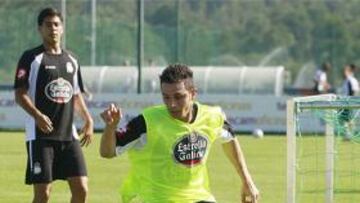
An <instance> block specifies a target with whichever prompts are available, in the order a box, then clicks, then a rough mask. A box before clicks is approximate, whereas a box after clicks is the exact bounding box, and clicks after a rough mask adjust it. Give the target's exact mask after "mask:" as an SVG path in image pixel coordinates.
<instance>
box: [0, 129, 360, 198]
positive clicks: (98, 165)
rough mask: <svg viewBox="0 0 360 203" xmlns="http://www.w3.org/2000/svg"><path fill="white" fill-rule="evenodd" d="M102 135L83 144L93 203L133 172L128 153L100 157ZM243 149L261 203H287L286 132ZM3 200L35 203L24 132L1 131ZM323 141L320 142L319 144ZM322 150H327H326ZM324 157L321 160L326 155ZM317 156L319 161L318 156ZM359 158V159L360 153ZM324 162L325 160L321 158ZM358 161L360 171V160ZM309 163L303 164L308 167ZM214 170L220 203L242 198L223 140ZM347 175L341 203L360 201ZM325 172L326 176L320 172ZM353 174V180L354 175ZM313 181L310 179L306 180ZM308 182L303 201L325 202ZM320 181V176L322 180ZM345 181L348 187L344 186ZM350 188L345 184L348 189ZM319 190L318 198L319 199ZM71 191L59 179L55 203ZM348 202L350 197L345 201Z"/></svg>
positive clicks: (244, 139) (306, 143)
mask: <svg viewBox="0 0 360 203" xmlns="http://www.w3.org/2000/svg"><path fill="white" fill-rule="evenodd" d="M99 138H100V136H96V139H95V140H94V142H93V144H92V145H91V146H89V147H87V148H84V154H85V156H86V161H87V165H88V170H89V188H90V196H89V203H105V202H106V203H120V200H119V199H120V198H119V187H120V185H121V181H122V180H124V177H125V175H126V173H127V170H128V161H127V158H126V156H121V157H117V158H115V159H111V160H107V159H103V158H100V156H99V153H98V149H99ZM238 139H239V140H240V143H241V146H242V149H243V151H244V153H245V156H246V160H247V164H248V167H249V169H250V171H251V174H252V175H253V178H254V180H255V182H256V184H257V186H258V188H259V189H260V192H261V201H260V202H261V203H283V202H285V199H286V194H285V191H286V189H285V188H286V139H285V136H265V138H263V139H254V138H253V137H251V136H239V137H238ZM0 140H1V142H0V202H1V203H23V202H30V200H31V198H32V187H31V186H26V185H25V184H24V174H25V163H26V160H25V159H26V151H25V144H24V135H23V133H19V132H16V133H15V132H0ZM302 143H303V144H302V146H303V147H304V148H305V149H304V151H309V150H310V149H313V148H316V149H318V148H321V147H322V146H320V147H315V145H314V144H313V143H314V140H313V139H310V138H303V139H302ZM320 145H321V144H320ZM340 145H341V146H340V147H339V150H338V152H339V153H340V151H345V153H347V154H348V155H349V156H351V157H353V159H354V158H356V157H357V155H356V154H355V155H354V154H351V153H350V152H354V151H356V150H358V151H359V149H358V148H359V147H358V145H359V144H354V143H343V144H340ZM321 150H322V148H321ZM319 159H322V158H321V157H320V158H319ZM315 160H316V159H315ZM359 160H360V157H359ZM313 161H314V160H311V161H308V163H306V164H307V165H313V163H312V162H313ZM319 162H321V161H319ZM358 162H359V163H356V165H357V166H356V168H357V169H359V168H360V166H359V164H360V161H358ZM306 164H304V165H306ZM352 164H354V163H348V162H346V161H342V162H341V163H340V170H339V171H340V172H339V173H341V171H342V170H343V169H349V168H352V167H353V168H354V166H353V165H352ZM208 167H209V173H210V178H211V188H212V191H213V193H214V195H215V197H216V198H217V200H218V202H219V203H235V202H240V201H239V199H240V191H241V180H240V178H239V177H238V175H237V174H236V172H235V170H234V169H233V167H232V166H231V164H230V163H229V161H228V160H227V159H226V157H225V156H224V154H223V152H222V149H221V146H220V143H217V144H215V146H214V147H213V148H212V151H211V154H210V158H209V162H208ZM352 173H357V174H350V175H347V176H346V177H348V178H347V179H346V180H345V181H344V180H342V179H337V180H338V182H340V183H341V184H339V185H340V187H338V188H337V189H336V191H335V194H336V196H335V199H336V202H341V203H345V202H349V203H350V202H351V203H353V202H360V196H359V194H360V187H359V184H360V179H359V178H358V177H357V178H358V181H357V182H355V183H357V184H356V187H353V188H349V187H348V186H349V185H351V184H353V183H354V178H353V177H355V176H356V175H357V176H358V175H359V174H358V173H360V171H357V172H356V171H353V172H352ZM321 176H322V175H321ZM349 176H350V178H349ZM307 179H310V180H307ZM302 180H303V182H304V183H306V184H307V186H309V187H307V189H304V190H303V192H302V194H304V195H302V196H301V198H300V199H299V200H301V201H298V202H306V203H309V202H321V203H322V202H324V201H323V200H322V199H321V198H319V194H321V193H322V192H323V191H322V189H321V188H320V189H319V188H318V187H314V185H317V184H319V179H316V178H312V177H311V176H306V177H304V178H303V179H302ZM320 182H321V180H320ZM341 185H344V187H341ZM345 186H346V187H345ZM314 194H315V196H316V198H314ZM69 198H70V193H69V190H68V186H67V183H66V182H64V181H56V182H55V183H54V185H53V190H52V194H51V201H50V202H51V203H63V202H69V201H68V200H69ZM343 200H345V201H343Z"/></svg>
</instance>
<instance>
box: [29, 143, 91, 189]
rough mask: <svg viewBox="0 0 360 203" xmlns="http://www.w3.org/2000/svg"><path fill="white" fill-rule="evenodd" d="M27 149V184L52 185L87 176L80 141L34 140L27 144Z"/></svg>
mask: <svg viewBox="0 0 360 203" xmlns="http://www.w3.org/2000/svg"><path fill="white" fill-rule="evenodd" d="M26 148H27V153H28V160H27V169H26V179H25V183H26V184H36V183H50V182H52V181H54V180H57V179H61V180H66V179H67V178H69V177H78V176H87V170H86V165H85V159H84V156H83V153H82V150H81V146H80V143H79V141H78V140H75V141H49V140H33V141H28V142H26Z"/></svg>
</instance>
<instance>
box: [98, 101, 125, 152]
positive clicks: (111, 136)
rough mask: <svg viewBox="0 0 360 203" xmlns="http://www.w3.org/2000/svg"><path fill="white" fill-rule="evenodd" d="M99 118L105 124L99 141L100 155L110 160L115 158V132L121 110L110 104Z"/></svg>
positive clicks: (120, 116)
mask: <svg viewBox="0 0 360 203" xmlns="http://www.w3.org/2000/svg"><path fill="white" fill-rule="evenodd" d="M100 116H101V118H102V119H103V121H104V122H105V128H104V132H103V134H102V136H101V141H100V155H101V156H102V157H104V158H112V157H114V156H116V153H115V150H116V137H115V130H116V128H117V125H118V124H119V122H120V120H121V118H122V114H121V109H119V108H117V107H116V106H115V105H114V104H110V106H109V107H108V108H107V109H106V110H105V111H103V112H102V113H101V114H100Z"/></svg>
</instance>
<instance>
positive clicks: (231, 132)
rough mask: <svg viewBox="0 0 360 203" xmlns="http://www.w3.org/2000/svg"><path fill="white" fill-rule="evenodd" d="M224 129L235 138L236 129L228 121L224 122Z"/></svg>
mask: <svg viewBox="0 0 360 203" xmlns="http://www.w3.org/2000/svg"><path fill="white" fill-rule="evenodd" d="M223 129H224V130H226V131H228V132H229V133H230V134H231V136H233V137H235V133H234V129H233V128H232V126H231V125H230V123H229V122H228V121H227V120H225V121H224V125H223Z"/></svg>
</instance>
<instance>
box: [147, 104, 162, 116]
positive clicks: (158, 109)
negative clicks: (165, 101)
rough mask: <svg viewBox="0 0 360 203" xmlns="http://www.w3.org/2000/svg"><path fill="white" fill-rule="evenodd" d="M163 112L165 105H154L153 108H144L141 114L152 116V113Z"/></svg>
mask: <svg viewBox="0 0 360 203" xmlns="http://www.w3.org/2000/svg"><path fill="white" fill-rule="evenodd" d="M164 111H166V106H165V105H155V106H150V107H146V108H145V109H144V110H143V114H145V115H147V114H153V113H161V112H164Z"/></svg>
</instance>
